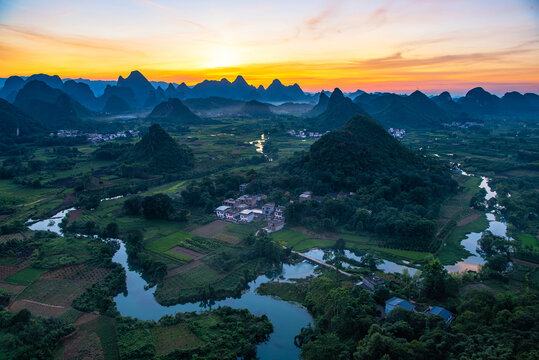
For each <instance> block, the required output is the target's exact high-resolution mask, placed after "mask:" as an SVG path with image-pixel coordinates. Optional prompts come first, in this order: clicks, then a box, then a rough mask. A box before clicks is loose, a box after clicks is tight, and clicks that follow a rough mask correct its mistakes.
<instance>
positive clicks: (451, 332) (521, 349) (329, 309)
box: [274, 264, 539, 360]
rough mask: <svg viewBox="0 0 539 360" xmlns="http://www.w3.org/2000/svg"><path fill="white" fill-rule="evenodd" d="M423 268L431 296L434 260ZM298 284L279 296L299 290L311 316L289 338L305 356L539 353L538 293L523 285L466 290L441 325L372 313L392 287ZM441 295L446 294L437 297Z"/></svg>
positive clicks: (360, 358)
mask: <svg viewBox="0 0 539 360" xmlns="http://www.w3.org/2000/svg"><path fill="white" fill-rule="evenodd" d="M426 271H427V272H430V274H424V276H423V278H422V279H419V284H418V285H419V286H420V287H421V288H422V289H423V291H429V296H433V295H435V294H436V291H438V290H439V289H437V287H438V286H439V285H436V282H437V281H436V280H439V278H438V276H439V275H440V274H441V275H442V276H445V275H443V274H444V272H443V270H442V271H439V269H438V266H437V265H436V264H433V266H432V269H430V270H429V269H427V270H426ZM445 281H447V280H445ZM274 284H276V285H279V284H277V283H274ZM280 285H283V286H286V287H291V286H292V287H294V286H296V285H295V284H292V285H291V284H289V283H288V284H280ZM297 286H298V291H297V292H295V291H294V290H293V289H288V290H287V292H285V293H284V294H288V293H295V294H300V295H301V297H300V299H299V300H300V301H301V302H302V303H303V304H304V305H305V306H307V308H308V309H309V311H310V312H311V313H312V314H313V316H314V318H315V322H314V326H308V327H306V328H303V329H302V330H301V333H300V334H298V335H297V336H296V339H295V342H296V344H297V345H298V346H300V347H301V356H302V358H303V359H306V360H323V359H354V360H379V359H395V360H397V359H398V360H400V359H403V360H407V359H410V360H416V359H419V360H421V359H425V360H428V359H441V360H444V359H448V360H449V359H494V358H496V359H499V358H503V359H535V358H536V357H537V355H538V354H539V345H538V344H539V343H538V341H539V332H538V330H539V325H538V324H539V323H538V322H537V320H539V312H538V310H539V298H538V296H537V293H536V292H533V291H530V290H526V291H524V292H523V293H522V294H519V295H516V294H515V293H514V292H502V293H500V294H498V295H494V294H493V293H491V292H487V291H477V290H471V291H468V292H467V293H466V294H465V295H464V296H462V297H461V298H455V299H454V300H453V301H454V305H453V306H452V307H451V310H452V311H453V312H454V314H456V319H455V320H453V322H452V323H451V324H448V323H446V322H445V321H444V319H443V318H441V317H438V316H431V315H427V314H425V313H422V312H413V311H406V310H403V309H396V310H393V311H391V312H390V313H389V314H388V316H387V317H386V318H385V319H383V320H382V319H380V318H377V315H379V314H377V310H376V303H379V304H382V305H383V304H384V301H385V300H387V299H388V298H389V297H390V296H392V295H391V292H389V291H388V290H387V289H386V288H382V289H381V290H383V291H377V292H375V294H374V295H371V294H370V293H369V292H367V291H365V290H363V289H361V288H360V287H358V286H354V287H351V288H350V287H348V286H342V284H341V283H340V281H339V279H338V277H337V276H336V274H334V273H328V274H325V275H323V276H320V277H318V278H315V279H313V280H312V281H310V283H309V284H308V285H307V286H306V285H305V283H304V282H300V283H298V284H297ZM455 290H456V289H455ZM274 291H276V290H274ZM446 291H447V288H446ZM276 292H277V293H278V290H277V291H276ZM383 292H385V293H383ZM444 296H445V297H444ZM446 297H447V292H446V295H443V296H441V297H440V298H441V299H443V300H444V301H445V300H446ZM429 299H430V300H429ZM426 300H427V302H433V301H435V300H432V298H426Z"/></svg>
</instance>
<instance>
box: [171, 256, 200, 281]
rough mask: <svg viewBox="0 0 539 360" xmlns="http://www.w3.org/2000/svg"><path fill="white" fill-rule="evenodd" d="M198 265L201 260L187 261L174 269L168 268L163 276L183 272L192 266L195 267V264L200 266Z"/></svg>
mask: <svg viewBox="0 0 539 360" xmlns="http://www.w3.org/2000/svg"><path fill="white" fill-rule="evenodd" d="M200 265H202V260H194V261H191V262H190V263H187V264H185V265H182V266H178V267H177V268H174V269H172V270H170V271H169V272H168V273H167V276H165V278H169V277H172V276H174V275H178V274H181V273H184V272H186V271H189V270H192V269H194V268H196V267H197V266H200Z"/></svg>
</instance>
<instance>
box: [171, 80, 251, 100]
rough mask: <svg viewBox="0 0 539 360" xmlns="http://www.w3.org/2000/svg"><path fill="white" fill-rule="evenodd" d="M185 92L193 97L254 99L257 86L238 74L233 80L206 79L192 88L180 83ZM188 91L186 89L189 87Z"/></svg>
mask: <svg viewBox="0 0 539 360" xmlns="http://www.w3.org/2000/svg"><path fill="white" fill-rule="evenodd" d="M180 86H181V89H179V90H182V91H183V92H186V96H188V97H191V98H204V97H223V98H229V99H243V100H247V99H249V100H250V99H253V96H255V97H256V88H255V87H254V86H252V85H249V84H247V82H246V81H245V79H244V78H243V77H242V76H237V77H236V79H235V80H234V81H233V82H230V81H228V80H227V79H221V80H219V81H217V80H204V81H203V82H201V83H198V84H196V85H195V86H193V87H192V88H191V89H189V88H187V86H186V85H185V84H183V85H182V84H180V85H179V86H178V88H179V87H180ZM186 88H187V89H189V90H188V91H186V90H187V89H186ZM177 90H178V89H177Z"/></svg>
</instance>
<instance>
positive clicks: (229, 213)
mask: <svg viewBox="0 0 539 360" xmlns="http://www.w3.org/2000/svg"><path fill="white" fill-rule="evenodd" d="M246 187H247V184H242V185H240V191H241V192H244V191H245V188H246ZM265 199H267V196H266V195H245V194H244V195H241V196H240V197H238V198H237V199H233V198H230V199H225V200H223V202H222V205H221V206H219V207H218V208H216V209H215V214H216V215H217V217H218V218H219V219H223V220H226V221H230V222H234V223H250V222H252V221H264V220H266V221H267V222H268V224H267V226H266V227H264V228H263V230H265V231H266V232H268V233H272V232H276V231H279V230H281V229H282V228H283V227H284V226H285V217H284V209H285V207H284V206H276V205H275V203H272V202H267V203H264V200H265Z"/></svg>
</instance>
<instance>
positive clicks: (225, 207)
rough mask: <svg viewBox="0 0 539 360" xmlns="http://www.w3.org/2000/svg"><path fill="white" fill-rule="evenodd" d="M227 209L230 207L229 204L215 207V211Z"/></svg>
mask: <svg viewBox="0 0 539 360" xmlns="http://www.w3.org/2000/svg"><path fill="white" fill-rule="evenodd" d="M228 209H230V206H225V205H222V206H219V207H218V208H217V209H215V210H217V211H226V210H228Z"/></svg>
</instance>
